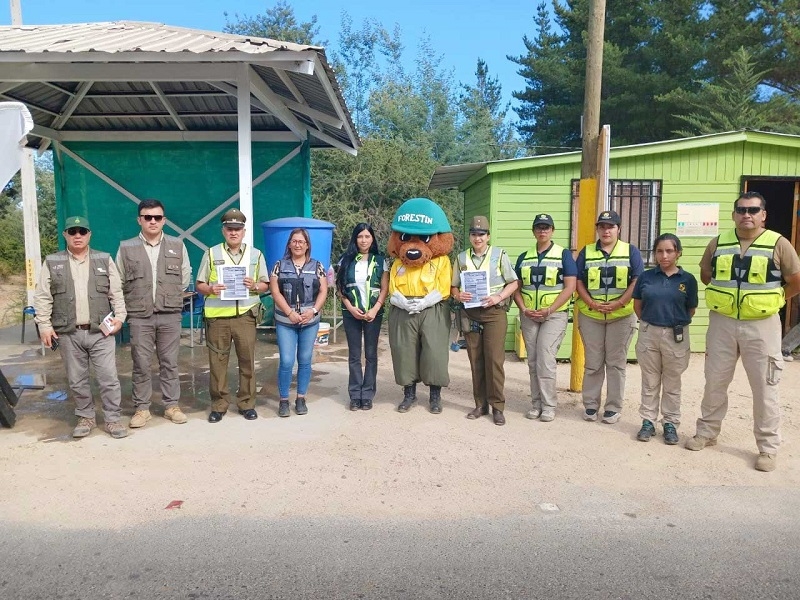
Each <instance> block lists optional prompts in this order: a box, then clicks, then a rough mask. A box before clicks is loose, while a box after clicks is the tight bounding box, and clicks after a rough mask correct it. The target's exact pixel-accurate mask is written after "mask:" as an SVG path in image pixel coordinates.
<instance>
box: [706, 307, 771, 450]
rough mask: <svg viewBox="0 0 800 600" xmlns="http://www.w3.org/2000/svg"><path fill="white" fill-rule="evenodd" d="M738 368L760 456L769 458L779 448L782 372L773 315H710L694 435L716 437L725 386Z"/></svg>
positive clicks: (723, 408) (722, 415)
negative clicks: (749, 400) (747, 393)
mask: <svg viewBox="0 0 800 600" xmlns="http://www.w3.org/2000/svg"><path fill="white" fill-rule="evenodd" d="M740 356H741V357H742V365H743V366H744V370H745V372H746V373H747V379H748V381H749V382H750V390H751V392H752V394H753V433H754V434H755V438H756V446H757V447H758V451H759V452H768V453H770V454H774V453H776V452H777V451H778V447H779V446H780V444H781V439H780V432H779V429H780V424H781V414H780V405H779V402H778V383H779V382H780V379H781V371H782V370H783V355H782V354H781V320H780V317H779V316H778V315H772V316H771V317H767V318H766V319H757V320H752V321H739V320H737V319H731V318H730V317H726V316H724V315H721V314H719V313H717V312H715V311H713V310H712V311H710V312H709V316H708V331H707V332H706V368H705V372H706V387H705V392H704V393H703V403H702V404H701V406H700V413H701V415H702V416H701V417H700V418H699V419H697V435H702V436H704V437H707V438H715V437H717V435H719V432H720V429H721V428H722V419H724V418H725V414H726V413H727V412H728V386H729V385H730V383H731V380H732V379H733V373H734V371H735V370H736V362H737V361H738V359H739V357H740Z"/></svg>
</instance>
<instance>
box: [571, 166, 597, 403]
mask: <svg viewBox="0 0 800 600" xmlns="http://www.w3.org/2000/svg"><path fill="white" fill-rule="evenodd" d="M596 197H597V180H596V179H581V187H580V192H579V196H578V235H577V243H578V248H579V249H580V248H583V247H584V246H585V245H586V244H591V243H592V242H594V241H595V235H594V219H595V217H596V216H597V215H596V214H595V198H596ZM578 319H580V314H579V311H578V309H577V308H575V309H574V312H573V318H572V356H571V357H570V373H569V389H570V390H571V391H573V392H580V391H581V390H582V389H583V367H584V364H585V358H584V354H583V341H582V340H581V336H580V334H579V333H578Z"/></svg>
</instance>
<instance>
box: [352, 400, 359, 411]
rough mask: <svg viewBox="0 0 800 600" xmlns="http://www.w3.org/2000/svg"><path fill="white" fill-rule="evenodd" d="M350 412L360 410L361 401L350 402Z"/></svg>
mask: <svg viewBox="0 0 800 600" xmlns="http://www.w3.org/2000/svg"><path fill="white" fill-rule="evenodd" d="M350 410H361V400H353V399H351V400H350Z"/></svg>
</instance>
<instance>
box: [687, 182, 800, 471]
mask: <svg viewBox="0 0 800 600" xmlns="http://www.w3.org/2000/svg"><path fill="white" fill-rule="evenodd" d="M733 206H734V212H733V222H734V223H735V224H736V230H735V231H728V232H725V233H723V234H721V235H720V236H719V237H718V238H714V239H713V240H711V242H709V244H708V247H707V248H706V251H705V254H703V258H702V260H701V261H700V279H701V280H702V281H703V283H704V284H706V286H707V287H706V304H707V305H708V308H709V309H710V311H709V322H708V330H707V333H706V365H705V375H706V386H705V393H704V394H703V402H702V404H701V407H700V410H701V417H700V418H699V419H698V420H697V434H696V435H695V436H694V437H693V438H692V439H691V440H689V441H688V442H686V447H687V448H688V449H689V450H702V449H703V448H705V447H706V446H713V445H714V444H716V443H717V435H719V432H720V429H721V427H722V419H724V418H725V413H726V412H727V411H728V385H730V382H731V380H732V379H733V373H734V370H735V369H736V362H737V360H738V358H739V356H741V357H742V364H743V365H744V369H745V371H746V372H747V379H748V380H749V382H750V389H751V392H752V394H753V421H754V424H753V433H754V434H755V438H756V445H757V446H758V452H759V455H758V458H757V459H756V464H755V468H756V469H757V470H759V471H772V470H774V469H775V464H776V460H777V452H778V447H779V446H780V433H779V427H780V419H781V416H780V406H779V402H778V382H779V381H780V374H781V370H782V369H783V356H782V354H781V320H780V317H779V315H778V311H779V310H780V308H781V307H782V306H783V305H784V303H785V298H786V299H788V298H791V297H792V296H794V295H795V294H797V293H798V292H800V260H798V258H797V253H796V252H795V250H794V248H793V247H792V244H791V243H790V242H789V241H788V240H787V239H786V238H784V237H783V236H781V235H779V234H777V233H776V232H774V231H770V230H769V229H765V228H764V223H765V222H766V220H767V211H766V203H765V201H764V198H763V196H761V194H758V193H755V192H747V193H744V194H742V195H741V196H740V197H739V198H738V199H737V200H736V202H735V203H734V205H733ZM783 281H785V282H786V283H787V284H788V285H786V286H785V287H781V286H782V284H783Z"/></svg>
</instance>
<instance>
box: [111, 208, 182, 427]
mask: <svg viewBox="0 0 800 600" xmlns="http://www.w3.org/2000/svg"><path fill="white" fill-rule="evenodd" d="M138 212H139V217H138V219H137V222H138V224H139V227H140V229H141V230H140V232H139V235H137V236H136V237H135V238H131V239H129V240H124V241H122V242H121V243H120V246H119V250H118V251H117V268H119V274H120V277H122V281H123V284H122V291H123V293H124V294H125V306H126V307H127V309H128V325H129V326H130V331H131V359H132V360H133V373H132V375H131V380H132V384H133V392H132V397H133V403H134V405H135V407H136V412H135V413H134V415H133V417H132V418H131V422H130V426H131V427H132V428H134V427H144V426H145V425H146V424H147V422H148V421H149V420H150V398H151V397H152V395H153V381H152V374H151V364H152V360H153V354H154V353H155V354H156V357H157V358H158V365H159V380H160V383H161V400H162V401H163V402H164V417H165V418H166V419H169V420H170V421H172V422H173V423H179V424H180V423H186V420H187V419H186V415H185V414H184V413H183V411H182V410H181V408H180V406H178V400H179V399H180V397H181V383H180V380H179V377H178V351H179V350H180V345H181V310H183V292H184V290H185V289H186V288H188V287H189V284H190V283H191V282H192V266H191V265H190V264H189V254H188V252H187V251H186V245H185V244H184V243H183V242H182V241H181V240H179V239H178V238H176V237H173V236H171V235H166V234H165V233H164V225H165V224H166V219H165V216H164V205H163V204H162V203H161V202H160V201H159V200H154V199H147V200H142V201H141V202H140V203H139V208H138Z"/></svg>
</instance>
